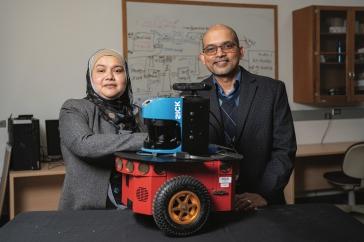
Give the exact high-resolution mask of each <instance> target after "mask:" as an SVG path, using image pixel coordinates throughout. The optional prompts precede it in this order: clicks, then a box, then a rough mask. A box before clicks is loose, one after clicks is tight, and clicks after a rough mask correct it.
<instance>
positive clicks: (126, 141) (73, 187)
mask: <svg viewBox="0 0 364 242" xmlns="http://www.w3.org/2000/svg"><path fill="white" fill-rule="evenodd" d="M86 80H87V92H86V94H87V96H86V97H85V98H83V99H70V100H67V101H66V102H65V103H64V104H63V106H62V108H61V111H60V117H59V129H60V136H61V149H62V155H63V159H64V161H65V165H66V176H65V180H64V185H63V192H62V195H61V200H60V205H59V208H60V209H61V210H78V209H102V208H123V207H124V206H122V205H121V204H120V198H121V197H120V183H121V179H120V174H118V173H117V172H116V171H115V166H114V156H113V153H114V152H116V151H122V150H138V149H140V148H141V146H142V144H143V141H144V139H145V138H146V133H138V131H139V127H138V125H137V122H136V119H135V117H134V115H133V103H132V102H133V98H132V89H131V83H130V78H129V74H128V69H127V63H126V61H125V60H124V58H123V56H122V55H121V54H120V53H118V52H116V51H114V50H110V49H102V50H99V51H97V52H96V53H95V54H94V55H93V56H92V57H91V58H90V59H89V62H88V69H87V74H86Z"/></svg>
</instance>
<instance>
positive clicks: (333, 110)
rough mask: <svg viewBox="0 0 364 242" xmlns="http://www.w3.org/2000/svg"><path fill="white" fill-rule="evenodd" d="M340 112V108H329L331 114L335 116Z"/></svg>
mask: <svg viewBox="0 0 364 242" xmlns="http://www.w3.org/2000/svg"><path fill="white" fill-rule="evenodd" d="M340 114H341V109H340V108H333V109H331V115H332V116H336V115H340Z"/></svg>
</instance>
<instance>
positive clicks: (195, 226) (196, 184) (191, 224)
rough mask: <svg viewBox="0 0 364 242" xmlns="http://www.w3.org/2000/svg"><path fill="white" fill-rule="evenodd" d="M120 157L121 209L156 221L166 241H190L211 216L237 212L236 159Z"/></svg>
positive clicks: (120, 154)
mask: <svg viewBox="0 0 364 242" xmlns="http://www.w3.org/2000/svg"><path fill="white" fill-rule="evenodd" d="M116 155H117V156H116V162H115V164H116V169H117V171H118V172H121V173H122V203H123V204H124V205H126V206H127V207H129V208H130V209H132V211H133V212H135V213H139V214H145V215H152V216H153V217H154V221H155V223H156V224H157V226H158V227H159V228H160V229H161V230H162V231H164V232H165V233H166V234H167V235H171V236H188V235H191V234H193V233H195V232H197V231H198V230H200V229H201V228H202V227H203V225H204V224H205V223H206V221H207V218H208V216H209V214H210V212H211V211H219V212H220V211H231V210H232V209H233V199H234V195H235V192H234V188H235V177H236V175H237V165H236V164H237V163H236V161H237V160H238V159H236V158H232V157H230V156H223V155H214V156H211V159H208V160H192V161H191V160H182V159H178V158H161V157H158V158H156V157H145V156H140V155H137V154H132V153H121V152H120V153H117V154H116Z"/></svg>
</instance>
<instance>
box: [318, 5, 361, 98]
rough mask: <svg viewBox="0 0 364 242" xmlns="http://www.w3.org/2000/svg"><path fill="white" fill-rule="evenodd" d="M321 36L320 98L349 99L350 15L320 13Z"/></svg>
mask: <svg viewBox="0 0 364 242" xmlns="http://www.w3.org/2000/svg"><path fill="white" fill-rule="evenodd" d="M319 32H320V33H319V38H320V41H319V48H318V49H319V53H318V54H319V65H318V66H319V68H318V69H319V70H318V79H319V90H320V96H321V97H323V96H326V98H327V99H346V95H347V92H348V89H347V74H346V73H347V69H348V68H347V67H348V53H347V51H346V50H347V46H348V11H346V10H332V9H330V10H325V9H321V10H320V26H319ZM363 87H364V86H363Z"/></svg>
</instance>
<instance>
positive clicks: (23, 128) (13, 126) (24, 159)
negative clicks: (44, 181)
mask: <svg viewBox="0 0 364 242" xmlns="http://www.w3.org/2000/svg"><path fill="white" fill-rule="evenodd" d="M8 132H9V143H10V145H12V152H11V162H10V169H11V170H39V169H40V136H39V120H38V119H35V118H33V117H32V115H19V117H18V118H9V120H8Z"/></svg>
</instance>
